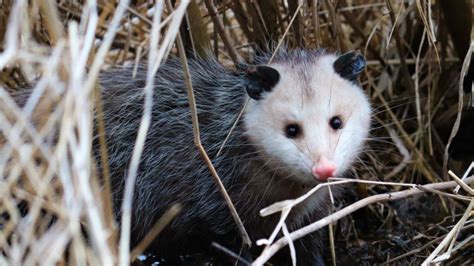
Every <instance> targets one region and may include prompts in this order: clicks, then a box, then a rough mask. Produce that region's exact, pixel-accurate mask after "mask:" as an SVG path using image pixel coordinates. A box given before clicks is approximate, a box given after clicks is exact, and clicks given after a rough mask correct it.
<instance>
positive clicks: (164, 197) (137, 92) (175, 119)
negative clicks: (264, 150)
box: [100, 60, 245, 234]
mask: <svg viewBox="0 0 474 266" xmlns="http://www.w3.org/2000/svg"><path fill="white" fill-rule="evenodd" d="M190 68H191V75H192V83H193V88H194V93H195V97H196V104H197V108H198V116H199V125H200V129H201V139H202V142H203V145H204V147H206V150H207V151H208V152H209V153H210V154H215V151H216V150H217V148H218V147H219V145H220V144H221V143H222V141H223V140H224V139H225V136H226V134H227V133H228V132H229V129H230V127H231V126H232V124H233V122H234V120H235V118H236V115H237V114H238V112H239V111H240V109H241V107H242V103H243V99H244V95H245V90H244V89H243V88H242V87H241V85H240V84H241V77H239V76H238V75H233V74H231V73H230V72H228V71H227V70H225V69H224V68H223V67H222V66H220V65H219V64H218V63H217V62H215V61H213V60H207V61H203V60H201V61H190ZM132 70H133V68H121V69H113V70H110V71H107V72H105V73H103V74H102V76H101V79H100V83H101V86H102V87H103V88H102V99H103V110H104V120H105V124H106V139H107V147H108V151H109V164H110V169H111V175H112V182H113V186H114V193H115V195H114V198H115V202H116V203H115V208H116V210H117V212H118V213H119V212H120V201H121V197H122V191H123V183H124V182H123V181H124V178H125V176H126V172H127V169H128V164H129V161H130V159H131V155H132V152H133V146H134V142H135V139H136V134H137V131H138V128H139V125H140V119H141V116H142V112H143V103H144V94H143V87H144V86H145V84H146V69H145V68H144V67H142V66H140V67H139V68H138V71H137V75H136V76H135V77H133V76H132V72H133V71H132ZM183 77H184V75H183V71H182V66H181V65H180V63H179V62H178V61H176V60H171V61H168V62H167V63H166V64H165V65H164V66H162V67H161V68H160V69H159V71H158V73H157V75H156V78H155V80H154V84H155V85H154V90H153V91H154V96H153V113H152V123H151V125H150V128H149V132H148V136H147V140H146V143H145V148H144V151H143V153H142V161H141V163H140V168H139V173H138V176H137V183H136V190H135V199H134V206H133V208H134V210H133V212H134V217H135V218H134V220H135V223H134V227H135V229H136V230H140V231H143V233H145V232H146V231H147V230H148V229H149V228H150V227H151V226H152V225H153V223H154V221H156V220H157V218H158V217H160V216H161V215H162V213H163V212H164V211H165V210H166V209H167V208H169V207H170V206H171V205H172V204H173V203H174V202H180V203H182V204H184V205H186V204H187V203H189V204H190V205H193V206H194V207H193V208H194V211H193V210H189V211H188V212H187V213H186V216H185V217H181V218H180V219H179V220H180V223H186V222H189V223H193V224H195V223H197V221H199V219H200V218H202V219H204V220H206V219H208V217H213V216H215V215H216V213H215V212H218V211H219V210H221V209H222V210H225V205H224V202H223V201H222V200H216V204H217V205H219V206H215V208H209V207H205V206H208V205H209V204H211V203H212V202H214V201H212V200H211V201H210V200H209V199H210V198H211V197H214V194H215V197H216V198H218V197H219V195H218V194H217V190H216V188H215V185H214V184H213V183H212V180H211V178H210V177H208V175H209V172H208V170H207V168H206V165H205V164H204V162H203V160H202V159H201V158H200V155H199V153H198V152H197V149H196V147H195V145H194V142H193V131H192V122H191V113H190V109H189V102H188V95H187V91H186V88H185V84H184V80H183ZM219 199H220V198H219ZM221 205H222V206H221ZM211 212H212V213H211ZM183 213H184V212H183ZM226 215H227V213H226ZM227 216H228V215H227ZM201 222H203V221H202V220H201ZM205 222H206V221H204V223H205ZM181 226H182V225H181ZM195 226H197V225H195ZM183 227H186V228H193V225H191V224H190V225H187V226H183ZM220 228H221V227H220ZM190 230H191V229H190ZM215 231H218V228H216V230H215ZM138 234H140V232H139V233H138Z"/></svg>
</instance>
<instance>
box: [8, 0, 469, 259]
mask: <svg viewBox="0 0 474 266" xmlns="http://www.w3.org/2000/svg"><path fill="white" fill-rule="evenodd" d="M112 2H114V1H98V2H96V1H63V0H58V1H53V0H37V1H26V0H15V1H13V0H6V1H0V149H1V151H0V264H2V265H3V264H4V263H7V264H13V265H17V264H33V263H35V264H42V265H43V264H44V265H49V264H61V263H62V264H64V263H74V264H83V263H89V264H97V263H99V264H102V265H104V264H112V263H114V264H116V263H119V262H120V263H124V264H126V263H128V262H129V261H131V260H133V258H134V257H135V256H136V255H137V254H139V253H140V252H141V251H142V250H143V249H144V246H146V243H147V241H148V240H149V239H148V240H145V241H144V242H143V245H141V246H139V247H138V249H134V250H133V252H132V255H131V256H130V254H129V252H128V251H129V246H128V245H129V244H128V242H127V241H128V240H127V238H128V236H127V230H125V231H122V233H120V232H118V230H117V225H116V223H115V220H116V219H115V217H114V214H113V212H112V210H111V205H110V189H109V188H108V186H107V184H108V179H107V178H104V180H99V178H98V176H99V175H98V173H97V172H96V169H97V168H96V167H95V166H96V165H97V162H96V161H94V159H93V158H92V156H91V143H92V128H93V124H94V123H98V128H99V130H101V128H102V123H103V121H102V120H101V115H100V114H101V99H100V97H98V96H97V95H98V94H97V93H96V90H97V86H96V80H97V76H98V74H99V70H100V69H101V68H104V67H107V66H110V65H117V64H120V65H122V64H135V63H136V62H138V61H145V60H149V61H150V62H156V63H155V64H154V65H153V66H150V67H153V70H154V72H156V68H157V67H158V66H159V63H160V62H162V61H163V60H165V58H166V57H167V56H168V55H169V54H170V53H173V54H176V55H178V56H181V57H184V56H194V55H199V56H207V55H209V53H210V52H211V53H213V54H214V55H215V56H216V57H218V58H219V60H220V61H221V62H222V63H223V64H225V65H228V66H229V67H233V66H234V65H235V64H238V63H239V62H242V61H246V62H251V60H252V55H254V54H255V53H256V52H258V51H262V50H264V51H265V50H268V49H272V50H274V49H279V47H281V46H282V45H284V46H286V47H288V48H294V47H306V48H325V49H328V50H330V51H334V52H345V51H347V50H360V51H361V52H362V53H363V54H364V55H365V56H366V58H367V60H368V61H367V62H368V66H367V69H366V71H365V73H364V74H363V75H362V77H361V84H362V87H363V88H364V89H365V91H366V92H367V94H368V95H369V96H370V99H371V101H372V104H373V107H374V116H373V121H374V125H373V131H372V132H371V140H369V143H368V147H367V152H366V154H365V155H364V156H363V158H362V159H361V160H360V162H359V163H358V164H357V165H356V167H355V168H354V171H353V174H354V177H355V178H357V179H358V180H366V181H367V180H369V181H376V182H355V181H350V182H351V183H350V184H352V185H350V186H348V187H353V188H355V189H354V191H353V192H352V193H348V196H347V199H345V201H344V202H340V201H339V202H337V204H335V210H334V211H335V213H334V214H333V215H332V216H331V217H333V218H334V217H338V218H337V219H335V218H334V219H333V218H331V219H332V220H327V221H322V222H321V221H319V224H318V225H320V224H323V225H324V226H325V225H328V224H331V223H332V224H331V225H330V226H331V230H330V232H332V233H333V234H331V238H330V239H331V241H330V243H331V247H332V254H333V256H332V259H331V258H330V257H331V256H328V262H330V261H331V260H333V259H334V258H335V256H334V254H335V255H337V257H338V262H339V263H347V262H354V261H355V262H357V263H366V264H367V263H370V264H373V263H384V262H388V263H415V264H420V263H422V262H425V263H429V262H431V261H433V260H438V261H446V262H448V263H451V264H460V263H466V264H472V263H473V257H474V256H473V254H474V252H473V250H474V238H473V236H472V232H473V222H474V220H473V217H472V216H473V212H472V209H473V205H474V203H473V202H474V194H473V191H472V188H470V187H469V186H467V185H466V184H465V183H463V181H460V180H459V179H458V178H457V177H456V175H457V176H463V177H464V180H465V181H466V183H470V182H472V181H473V179H472V177H471V178H468V176H470V175H472V172H470V171H471V169H472V166H473V163H472V160H473V158H474V148H473V147H474V137H473V136H474V125H473V123H474V113H473V109H472V106H471V101H472V100H471V98H470V97H472V95H470V92H471V90H472V72H473V70H472V69H473V67H472V66H471V68H470V70H469V65H470V63H471V61H472V60H471V59H470V58H471V54H472V52H473V49H474V48H473V47H474V44H473V42H472V39H473V38H472V36H473V35H472V33H471V28H472V11H473V9H472V8H473V7H472V6H471V3H470V1H468V0H459V1H447V0H442V1H430V0H416V1H410V3H408V2H405V1H403V2H401V1H393V0H354V1H348V0H319V1H318V0H314V1H296V0H288V1H280V0H262V1H250V0H248V1H233V0H227V1H213V0H203V1H192V2H191V3H188V2H189V1H172V2H173V4H174V8H173V10H171V8H167V7H166V4H164V3H163V2H160V1H158V2H160V3H159V4H156V5H155V4H151V3H149V2H152V1H146V0H136V1H130V3H128V2H129V1H126V0H122V1H118V2H119V3H118V4H116V3H112ZM188 4H189V6H188V7H187V5H188ZM186 7H187V9H186V10H187V11H186V13H184V10H185V8H186ZM159 14H161V19H160V18H158V16H159ZM177 36H181V37H180V40H179V41H178V42H180V43H182V44H183V48H184V50H185V51H186V53H187V55H184V53H179V52H178V46H176V45H175V43H176V40H177ZM469 36H471V38H469ZM469 41H471V43H470V45H469ZM181 51H183V50H181ZM154 72H151V73H154ZM33 81H34V84H35V85H34V87H35V89H34V93H33V94H32V96H31V97H30V98H29V100H28V101H27V102H26V104H25V106H24V107H23V108H20V107H18V106H17V105H16V103H15V102H14V101H13V99H12V98H11V96H10V93H18V92H17V91H18V90H21V88H25V87H28V86H30V85H31V84H32V82H33ZM463 83H464V84H463ZM147 87H148V86H147ZM94 112H96V113H97V117H98V118H97V119H94ZM146 119H149V117H147V116H146V108H145V115H144V121H146ZM137 130H138V129H137ZM140 130H141V131H143V132H144V133H146V126H143V129H142V128H141V129H140ZM144 133H140V134H138V139H137V147H140V145H142V144H143V141H144ZM101 141H102V143H101V144H102V145H103V149H102V153H101V160H102V165H105V166H106V165H107V153H106V149H105V145H106V143H105V141H104V140H101ZM196 143H199V141H198V140H196ZM201 150H202V151H203V153H205V151H204V149H201ZM139 155H140V148H137V153H136V157H137V160H138V158H139ZM203 155H204V154H203ZM136 162H138V161H136ZM469 166H470V167H469ZM210 167H211V168H212V165H210ZM448 170H452V172H451V174H449V175H448ZM102 171H103V172H102V176H104V177H107V176H108V172H107V167H103V168H102ZM217 174H218V173H217ZM132 176H133V174H132ZM216 177H217V175H216ZM453 180H454V181H455V182H457V183H456V184H460V185H462V186H461V189H459V188H457V190H456V191H454V192H453V190H452V189H447V188H452V187H454V186H455V183H453V182H451V183H449V185H447V184H448V183H446V182H447V181H453ZM339 181H341V180H339ZM339 181H337V182H339ZM341 182H342V183H348V182H349V181H347V180H342V181H341ZM442 182H444V183H442ZM417 184H428V185H426V186H418V185H417ZM333 185H335V184H333ZM404 186H409V187H410V188H409V189H408V190H407V191H402V190H403V189H404ZM440 189H445V190H444V192H441V191H440ZM349 191H352V190H350V189H349ZM413 191H416V193H413ZM458 191H459V192H458ZM392 192H393V194H391V193H392ZM421 192H423V193H421ZM397 193H398V194H397ZM413 194H417V196H416V197H412V198H407V199H402V198H406V197H408V196H411V195H413ZM371 195H372V196H371ZM394 195H396V197H398V198H400V200H398V201H397V202H389V201H390V200H393V199H394V198H392V197H394ZM374 197H375V198H374ZM377 197H378V198H377ZM387 197H388V199H387ZM398 198H397V199H398ZM374 199H375V200H374ZM356 200H361V202H362V203H356V204H359V205H357V206H358V208H355V207H354V209H351V210H349V211H348V212H344V213H342V214H341V212H336V211H337V209H342V207H343V206H345V205H349V204H350V202H348V201H356ZM469 202H470V204H469ZM364 203H373V204H371V205H369V206H368V207H365V208H362V209H359V208H361V207H363V206H365V205H363V206H361V204H364ZM288 206H289V205H285V206H283V207H282V205H276V207H278V208H277V209H272V212H278V211H282V213H284V211H285V208H287V207H288ZM350 206H355V205H350ZM170 207H171V206H170ZM274 207H275V206H274ZM357 209H359V210H357ZM344 210H346V209H342V210H341V211H344ZM178 211H179V206H175V207H173V208H171V209H170V211H169V212H168V215H166V217H163V219H162V220H161V221H160V222H159V223H158V224H157V225H156V230H155V231H154V232H153V233H152V235H156V234H157V233H159V231H160V230H161V229H162V228H163V227H164V226H165V225H166V223H167V222H168V221H169V220H170V219H172V218H173V216H174V215H175V214H176V213H177V212H178ZM337 215H341V216H337ZM341 218H343V219H342V220H341V221H340V222H339V223H338V224H335V223H334V222H335V221H336V220H339V219H341ZM129 219H130V218H129V217H127V216H126V212H125V216H124V217H122V218H121V220H122V221H127V220H129ZM236 220H238V218H236ZM315 222H316V221H315ZM315 224H316V223H315ZM311 226H312V227H311ZM316 227H317V226H315V225H314V224H313V225H309V227H308V228H309V229H308V230H316V229H317V228H316ZM85 232H86V234H85ZM306 233H307V232H306ZM85 235H88V236H89V239H86V237H85ZM297 235H298V232H294V234H293V233H292V235H291V237H296V236H297ZM275 241H276V240H275ZM285 241H286V243H288V239H286V238H282V239H281V240H278V241H277V242H276V244H275V245H271V246H270V248H269V249H275V248H279V247H278V245H280V244H282V243H283V244H282V245H284V244H286V243H285ZM278 243H280V244H278ZM132 248H133V247H132ZM264 253H265V252H264ZM268 253H269V252H266V253H265V254H268ZM265 254H264V255H265ZM260 259H261V260H260V261H261V262H263V261H265V258H264V256H263V255H262V257H261V258H260Z"/></svg>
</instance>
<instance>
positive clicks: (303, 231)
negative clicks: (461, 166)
mask: <svg viewBox="0 0 474 266" xmlns="http://www.w3.org/2000/svg"><path fill="white" fill-rule="evenodd" d="M472 182H474V176H471V177H469V178H467V179H466V183H467V184H470V183H472ZM456 185H457V183H456V182H454V181H449V182H440V183H432V184H427V185H424V186H423V187H427V188H431V189H437V190H441V189H447V188H452V187H455V186H456ZM423 192H424V191H423V190H420V189H418V188H410V189H407V190H402V191H399V192H394V193H385V194H379V195H374V196H370V197H367V198H364V199H362V200H359V201H357V202H355V203H353V204H351V205H349V206H347V207H345V208H343V209H342V210H340V211H337V212H335V213H333V214H331V215H329V216H327V217H325V218H322V219H321V220H319V221H317V222H314V223H312V224H310V225H307V226H305V227H302V228H300V229H298V230H296V231H293V232H291V233H290V235H289V237H290V239H291V240H293V241H294V240H296V239H299V238H302V237H304V236H306V235H307V234H309V233H312V232H314V231H316V230H319V229H321V228H322V227H324V226H326V225H328V224H330V223H333V222H335V221H337V220H339V219H341V218H343V217H345V216H347V215H349V214H351V213H353V212H355V211H357V210H359V209H360V208H363V207H365V206H367V205H370V204H373V203H376V202H383V201H393V200H398V199H403V198H406V197H409V196H413V195H416V194H420V193H423ZM287 244H288V239H287V238H286V237H282V238H280V239H279V240H278V241H276V242H275V243H274V244H272V245H271V246H268V247H267V248H266V249H265V250H264V251H263V252H262V254H260V256H259V257H258V258H257V259H256V260H255V261H254V262H253V263H252V265H263V264H264V263H265V262H267V261H268V260H269V259H270V258H271V257H272V256H273V255H274V254H275V253H276V252H277V251H278V250H280V249H281V248H283V247H284V246H286V245H287Z"/></svg>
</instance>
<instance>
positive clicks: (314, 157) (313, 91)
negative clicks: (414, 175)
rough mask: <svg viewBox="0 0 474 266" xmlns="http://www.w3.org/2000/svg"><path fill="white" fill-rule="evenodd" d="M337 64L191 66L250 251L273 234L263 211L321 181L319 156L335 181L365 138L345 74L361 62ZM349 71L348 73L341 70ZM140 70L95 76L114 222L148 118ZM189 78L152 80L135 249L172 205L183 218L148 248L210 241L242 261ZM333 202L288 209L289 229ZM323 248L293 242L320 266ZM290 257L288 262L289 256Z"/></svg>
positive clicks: (279, 60) (165, 72)
mask: <svg viewBox="0 0 474 266" xmlns="http://www.w3.org/2000/svg"><path fill="white" fill-rule="evenodd" d="M268 59H269V58H261V59H260V62H261V63H263V64H264V63H266V62H267V61H268ZM346 59H347V58H346ZM357 59H358V60H362V59H360V58H357ZM335 60H336V57H335V56H334V55H327V54H324V53H323V52H321V51H304V50H298V51H293V52H282V53H280V54H279V55H277V57H276V58H275V60H274V61H273V63H272V64H270V67H271V68H269V67H268V68H265V67H263V68H257V69H253V70H252V71H250V70H249V71H247V72H238V71H237V72H232V71H229V70H227V69H225V68H224V67H222V66H221V65H220V64H219V63H218V62H217V61H215V60H213V59H206V60H203V59H199V60H191V61H190V62H189V67H190V70H191V76H192V83H193V87H194V93H195V97H196V103H197V109H198V117H199V125H200V129H201V140H202V144H203V146H204V148H205V149H206V151H207V153H208V154H209V157H210V158H211V159H212V162H213V164H214V166H215V168H216V170H217V172H218V174H219V175H220V178H221V179H222V182H223V183H224V186H225V188H226V189H227V191H228V192H229V194H230V197H231V199H232V201H233V202H234V204H235V206H236V209H237V211H238V213H239V215H240V217H241V218H242V220H243V222H244V225H245V228H246V229H247V231H248V233H249V235H250V237H251V239H252V241H253V242H254V241H255V240H257V239H259V238H264V237H268V236H269V235H270V233H271V232H272V230H273V228H274V227H275V225H276V218H277V217H276V216H275V217H266V218H262V217H260V215H259V210H260V209H261V208H263V207H266V206H268V205H270V204H272V203H274V202H276V201H280V200H285V199H290V198H295V197H298V196H300V195H301V194H303V193H304V192H306V191H307V190H308V189H310V188H311V187H312V186H313V185H314V184H316V183H317V182H318V180H317V178H315V177H314V176H316V177H318V173H321V171H320V172H318V170H317V169H318V168H317V167H318V165H322V164H323V163H320V161H321V160H320V157H324V158H329V160H330V161H331V162H334V163H335V164H337V170H335V168H334V169H332V166H328V164H327V163H326V164H325V165H326V166H328V167H329V168H330V169H331V170H329V171H330V173H331V175H332V174H334V175H340V174H342V172H343V171H344V170H346V169H347V168H348V167H349V165H350V163H351V161H352V160H353V159H354V157H355V156H356V153H357V151H358V149H359V148H360V147H361V144H362V142H363V139H364V138H365V136H366V134H367V131H368V126H369V117H370V114H369V113H370V108H369V105H368V103H367V100H366V98H365V97H364V95H363V93H362V92H361V90H360V89H359V88H358V87H357V86H356V85H354V84H353V83H352V81H353V80H354V76H349V74H354V73H356V74H358V72H357V71H359V70H360V69H357V67H359V68H360V65H355V66H354V64H353V63H354V62H355V63H360V62H358V61H354V60H355V59H354V57H352V61H350V62H345V61H344V60H341V62H339V65H337V64H336V63H334V61H335ZM340 64H343V66H341V65H340ZM351 64H352V65H351ZM345 65H347V66H348V67H349V68H350V69H352V72H351V71H349V70H350V69H349V70H348V69H347V68H348V67H346V68H343V69H342V70H341V69H337V68H338V67H339V68H341V67H344V66H345ZM362 67H363V66H362ZM335 69H336V70H337V72H336V71H335ZM274 70H276V71H277V72H278V73H276V72H273V71H274ZM344 71H346V72H347V71H349V72H350V73H345V72H344ZM359 72H360V71H359ZM145 73H146V71H145V69H144V68H142V67H140V68H139V69H138V72H137V76H136V77H134V78H133V77H132V69H131V68H123V69H116V70H110V71H106V72H104V73H103V74H102V76H101V79H100V84H101V86H102V87H103V90H102V99H103V104H104V108H103V109H104V119H105V123H106V139H107V145H108V151H109V164H110V170H111V178H112V185H113V196H114V203H115V210H116V212H117V213H118V214H120V207H121V203H122V202H121V199H122V196H123V189H124V183H125V182H124V180H125V178H126V175H127V170H128V167H129V161H130V158H131V154H132V150H133V145H134V141H135V138H136V134H137V130H138V127H139V123H140V118H141V115H142V106H143V87H144V86H145ZM275 74H279V75H276V76H275ZM355 76H357V75H355ZM183 77H184V75H183V70H182V66H181V63H180V62H179V60H176V59H172V60H168V61H167V62H166V63H165V64H164V65H163V66H162V67H161V68H160V69H159V71H158V73H157V75H156V79H155V88H154V103H153V116H152V123H151V126H150V129H149V133H148V136H147V140H146V144H145V148H144V151H143V154H142V160H141V163H140V166H139V171H138V176H137V181H136V189H135V192H134V201H133V218H132V240H133V241H134V242H133V243H137V241H140V240H141V239H142V238H143V237H144V236H145V235H146V233H147V232H148V231H149V230H150V229H151V227H152V226H153V225H154V224H155V223H156V221H157V220H158V219H159V218H160V217H161V216H162V215H163V213H164V212H165V211H166V210H167V209H168V208H169V207H171V206H172V205H173V204H174V203H181V204H182V206H183V210H182V211H181V213H180V214H179V215H178V216H177V217H176V218H175V219H174V220H173V222H172V223H171V225H169V226H168V227H167V229H166V230H165V231H164V232H162V233H161V234H160V235H159V237H158V239H157V240H156V241H155V242H154V243H153V245H152V248H153V249H154V250H153V251H156V252H157V253H158V254H159V255H161V256H165V257H167V256H174V255H176V254H183V253H184V254H185V253H186V252H192V250H195V248H196V247H199V248H202V249H207V248H209V244H210V242H211V241H215V242H217V243H219V244H221V245H224V246H226V247H228V248H230V249H232V250H233V251H235V252H236V253H239V251H241V247H242V244H241V239H240V236H239V234H238V231H237V229H236V225H235V223H234V221H233V219H232V216H231V214H230V212H229V210H228V207H227V205H226V204H225V201H224V199H223V197H222V195H221V194H220V193H219V191H218V189H217V186H216V184H215V183H214V182H213V180H212V178H211V175H210V172H209V170H208V168H207V166H206V164H205V163H204V161H203V159H202V158H201V156H200V155H199V153H198V150H197V148H196V147H195V145H194V142H193V130H192V123H191V114H190V109H189V103H188V98H187V92H186V89H185V88H186V87H185V84H184V79H183ZM260 86H261V87H262V88H263V89H262V88H260V89H259V87H260ZM246 90H247V92H248V93H246ZM248 95H250V96H251V97H252V99H251V100H250V102H249V105H248V107H247V110H246V111H245V113H244V117H243V119H241V120H240V121H239V122H238V124H237V127H236V128H235V129H234V131H233V133H232V135H231V136H230V138H229V140H228V142H227V143H226V144H225V147H224V149H223V150H222V153H221V154H220V155H219V156H217V151H218V150H219V148H220V146H221V144H222V142H223V140H224V139H225V138H226V136H227V134H228V133H229V130H230V129H231V127H232V124H233V123H234V121H235V119H236V117H237V115H238V113H239V112H240V111H241V109H242V107H243V105H244V103H245V101H246V100H247V98H248ZM334 116H340V117H344V119H343V120H345V121H344V124H345V125H344V127H343V128H342V129H340V130H339V131H337V130H333V129H331V128H329V127H328V123H329V122H328V121H329V120H331V118H332V117H334ZM331 121H332V120H331ZM292 123H296V125H298V128H297V129H298V130H297V133H299V135H297V134H296V137H295V136H293V133H295V132H296V131H294V129H295V128H294V127H293V128H292V129H288V124H292ZM331 123H332V122H331ZM326 128H329V130H327V129H326ZM331 130H333V131H331ZM344 130H346V131H344ZM299 131H301V132H299ZM288 132H290V133H288ZM338 134H339V135H338ZM333 135H334V136H333ZM96 148H97V145H96ZM331 165H332V164H331ZM326 166H325V167H326ZM327 169H328V168H327V167H326V168H324V169H323V170H327ZM325 178H326V177H325ZM320 179H323V178H320ZM327 205H328V193H327V191H326V190H321V191H320V192H318V193H317V194H316V195H314V196H313V197H311V198H310V199H308V200H307V201H306V202H304V203H303V204H302V206H301V207H299V208H298V209H296V210H294V211H292V213H291V214H290V217H289V218H288V223H287V224H288V225H289V226H290V228H291V229H296V228H298V227H301V226H302V225H305V224H308V223H310V222H312V221H315V220H317V219H319V218H321V217H324V216H325V215H326V214H327V212H328V207H327ZM322 239H323V237H322V235H321V233H318V232H317V233H313V234H311V235H310V236H308V237H306V238H305V239H303V240H301V241H297V242H296V244H297V245H296V250H297V254H298V261H299V262H304V261H307V262H308V261H312V262H321V254H320V251H321V248H322V242H321V241H322ZM254 243H255V242H254ZM254 246H255V244H254ZM248 254H250V253H247V259H248ZM283 255H285V256H287V257H288V258H289V252H288V251H287V250H285V251H284V254H283Z"/></svg>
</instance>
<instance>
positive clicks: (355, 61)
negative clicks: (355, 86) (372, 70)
mask: <svg viewBox="0 0 474 266" xmlns="http://www.w3.org/2000/svg"><path fill="white" fill-rule="evenodd" d="M365 65H366V62H365V58H364V56H362V55H361V54H360V53H359V52H356V51H351V52H347V53H345V54H343V55H341V56H339V57H338V58H337V59H336V61H334V64H333V67H334V70H335V71H336V72H337V73H338V74H339V75H341V77H343V78H345V79H347V80H349V81H352V82H355V81H357V77H358V76H359V74H360V73H361V72H362V70H364V68H365Z"/></svg>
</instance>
